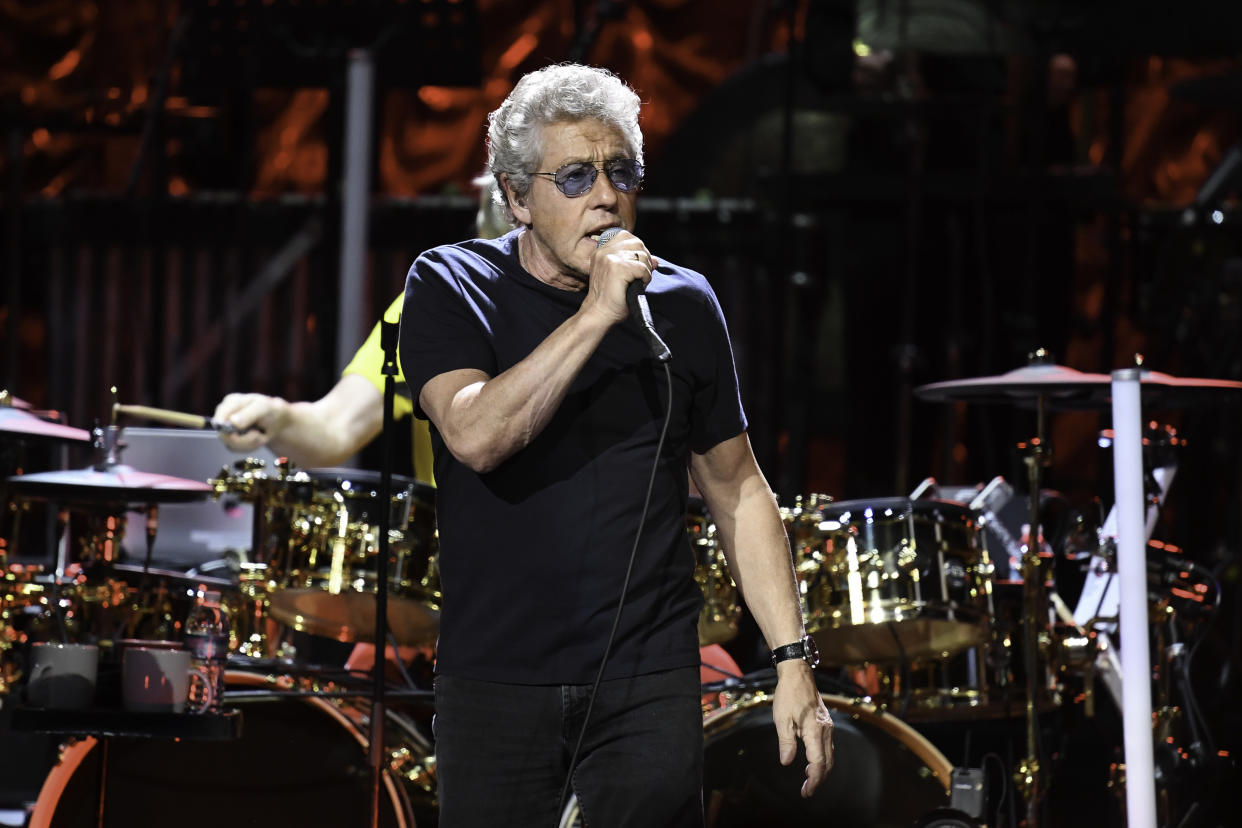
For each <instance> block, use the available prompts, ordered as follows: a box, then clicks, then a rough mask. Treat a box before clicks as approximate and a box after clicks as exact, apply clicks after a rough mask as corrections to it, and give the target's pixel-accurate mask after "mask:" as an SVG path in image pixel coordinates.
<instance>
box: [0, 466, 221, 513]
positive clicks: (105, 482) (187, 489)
mask: <svg viewBox="0 0 1242 828" xmlns="http://www.w3.org/2000/svg"><path fill="white" fill-rule="evenodd" d="M8 484H9V489H10V491H12V492H13V493H14V494H17V495H24V496H26V497H31V498H38V499H42V500H58V501H78V502H83V501H85V502H89V503H118V504H121V503H187V502H190V501H194V500H204V499H206V498H207V496H208V495H210V494H211V492H212V488H211V487H210V486H208V485H207V484H206V483H202V482H200V481H198V480H186V479H183V478H180V477H171V476H169V475H166V474H152V473H150V472H143V471H138V470H137V469H135V468H133V467H132V466H125V465H115V466H110V467H108V468H107V469H105V470H104V471H99V470H98V469H94V468H85V469H67V470H65V471H50V472H36V473H34V474H19V475H15V476H13V477H10V478H8Z"/></svg>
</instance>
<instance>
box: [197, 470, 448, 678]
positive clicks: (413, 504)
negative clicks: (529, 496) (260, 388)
mask: <svg viewBox="0 0 1242 828" xmlns="http://www.w3.org/2000/svg"><path fill="white" fill-rule="evenodd" d="M208 482H209V483H210V485H211V487H212V489H213V491H214V492H215V493H216V496H217V497H220V496H224V495H233V496H236V497H238V498H240V499H242V500H244V501H248V502H251V503H252V504H253V505H254V511H253V514H254V521H255V526H254V530H253V533H252V534H253V536H254V544H253V553H252V554H253V555H254V558H255V561H254V564H253V568H252V570H251V572H250V574H249V577H248V578H247V579H246V580H247V584H248V585H247V588H246V591H247V594H249V595H251V596H253V600H254V608H255V612H256V620H257V614H258V608H260V607H262V608H263V612H264V613H265V614H269V617H270V618H271V619H273V620H274V621H277V622H279V623H281V624H283V625H285V626H286V627H287V628H289V629H291V630H295V631H299V632H306V633H310V634H313V635H319V636H324V637H328V638H333V639H336V640H338V641H370V640H371V638H372V636H373V632H372V631H373V630H374V624H375V605H376V599H375V595H376V580H377V578H376V569H375V562H376V561H377V560H378V559H379V556H380V553H379V547H380V541H381V538H380V537H379V531H378V526H377V522H378V521H377V518H378V516H379V512H378V511H377V510H379V509H387V510H388V518H389V522H390V525H391V526H392V528H391V529H390V530H389V532H388V536H387V541H388V543H389V545H390V547H391V550H392V553H391V554H390V555H389V561H390V568H389V571H388V573H387V576H388V580H389V588H388V595H387V597H388V599H389V608H388V613H387V615H388V624H389V626H390V627H391V630H392V633H393V635H394V636H395V637H396V639H397V641H398V643H399V644H402V645H410V646H421V645H430V644H434V642H435V639H436V636H437V634H438V631H439V601H440V585H439V570H438V568H437V565H436V561H435V558H436V550H437V546H438V544H437V540H436V532H435V528H434V514H435V510H434V506H433V505H432V503H433V500H432V496H433V493H434V489H433V488H432V487H431V486H429V485H427V484H425V483H421V482H419V481H414V480H411V479H409V478H395V479H394V486H393V494H392V496H391V497H390V500H389V503H388V504H382V503H379V502H378V501H379V498H378V493H377V481H376V480H375V475H374V474H372V473H369V472H363V471H360V470H354V469H335V468H334V469H310V470H303V469H298V468H296V467H295V466H294V465H293V464H292V463H290V462H288V461H287V460H284V459H282V460H280V461H278V462H277V463H276V465H275V468H274V470H272V471H269V470H268V469H267V468H266V464H265V463H264V462H263V461H262V460H257V459H254V458H246V459H245V460H242V461H239V462H238V463H236V464H235V465H234V467H233V468H229V467H227V466H226V467H224V468H223V469H221V472H220V476H219V477H217V478H214V479H212V480H210V481H208ZM261 638H262V637H261V636H260V639H261ZM248 649H249V650H250V652H251V653H252V654H257V653H260V652H263V651H264V650H270V649H271V644H270V643H266V644H265V643H263V642H262V641H261V640H252V641H251V642H250V643H249V645H248ZM268 654H270V653H268Z"/></svg>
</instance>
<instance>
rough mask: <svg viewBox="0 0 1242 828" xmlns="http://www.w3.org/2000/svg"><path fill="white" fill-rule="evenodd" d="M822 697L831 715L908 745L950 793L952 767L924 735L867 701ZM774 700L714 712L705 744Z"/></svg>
mask: <svg viewBox="0 0 1242 828" xmlns="http://www.w3.org/2000/svg"><path fill="white" fill-rule="evenodd" d="M819 695H820V698H821V699H823V700H824V706H825V707H827V708H828V709H829V712H830V713H831V712H833V711H836V710H840V711H841V712H843V713H848V714H849V715H851V716H853V717H855V718H860V719H862V720H864V721H865V722H867V723H868V724H871V725H873V726H875V727H877V728H879V729H880V730H883V731H884V732H885V733H887V734H888V735H889V736H892V737H893V738H894V739H896V740H897V741H898V742H900V743H901V744H903V745H905V746H906V748H907V749H909V750H910V752H911V753H913V754H914V755H915V756H916V757H918V759H919V760H920V761H921V762H922V763H923V764H924V765H926V766H927V767H928V768H929V769H930V770H931V772H932V774H933V775H934V776H935V777H936V780H937V781H938V782H939V783H940V784H941V785H942V786H943V787H944V790H945V793H948V792H949V791H950V789H951V786H952V784H953V763H952V762H950V761H949V759H948V757H946V756H945V755H944V754H943V753H941V752H940V750H939V749H938V748H937V747H936V746H935V745H933V744H932V743H931V741H929V740H928V739H927V737H926V736H924V735H923V734H922V733H919V732H918V731H917V730H915V729H914V728H913V727H911V726H910V725H908V724H906V723H905V722H903V721H902V720H901V719H899V718H897V717H896V716H894V715H892V714H891V713H889V712H887V711H885V710H883V709H881V708H879V707H876V706H875V705H874V704H872V703H870V702H868V701H864V700H862V699H857V698H850V697H848V696H839V695H836V694H834V693H822V692H821V693H820V694H819ZM773 698H774V697H773V696H772V694H771V693H768V692H763V691H761V692H758V693H751V694H747V695H746V696H743V697H742V698H739V699H737V700H735V701H733V702H730V703H729V704H727V705H725V706H724V707H720V708H717V709H716V710H712V711H711V712H709V713H707V714H706V715H705V716H704V717H703V738H704V739H705V740H706V739H707V737H708V736H712V735H715V731H719V730H721V729H723V728H724V727H726V725H727V722H728V721H729V720H731V719H733V718H734V717H735V716H737V715H740V714H742V713H745V712H746V711H748V710H752V709H754V708H756V707H761V706H764V705H769V706H770V705H771V704H772V701H773Z"/></svg>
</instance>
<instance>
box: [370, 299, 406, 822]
mask: <svg viewBox="0 0 1242 828" xmlns="http://www.w3.org/2000/svg"><path fill="white" fill-rule="evenodd" d="M399 330H400V329H399V327H398V323H396V322H388V321H387V320H384V319H381V320H380V348H381V349H382V350H383V352H384V367H383V374H384V424H383V429H382V431H381V433H380V447H381V453H382V454H383V461H382V462H381V464H380V488H379V501H380V506H379V552H378V554H377V555H376V559H375V639H374V640H375V663H374V665H373V667H372V669H373V671H374V679H375V684H374V689H373V692H372V695H371V741H370V748H371V757H370V758H371V822H370V825H371V828H378V826H379V796H380V784H381V781H382V778H383V774H384V719H385V718H386V712H385V710H384V666H385V661H386V658H385V657H386V655H387V652H388V571H389V568H390V566H391V563H390V562H389V560H388V530H389V524H390V522H391V520H392V506H391V491H392V424H393V423H392V421H393V417H392V407H393V401H394V399H395V398H396V385H395V381H394V377H396V375H397V341H398V339H397V334H398V331H399ZM398 657H399V656H398Z"/></svg>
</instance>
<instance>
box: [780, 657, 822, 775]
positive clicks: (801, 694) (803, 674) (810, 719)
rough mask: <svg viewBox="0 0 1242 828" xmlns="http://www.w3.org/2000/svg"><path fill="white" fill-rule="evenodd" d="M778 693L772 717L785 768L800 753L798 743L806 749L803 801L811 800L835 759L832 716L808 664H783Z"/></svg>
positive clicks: (798, 661)
mask: <svg viewBox="0 0 1242 828" xmlns="http://www.w3.org/2000/svg"><path fill="white" fill-rule="evenodd" d="M776 673H777V683H776V694H775V697H774V698H773V700H772V718H773V720H774V722H775V724H776V739H777V744H778V745H779V746H780V759H781V764H782V765H789V764H791V763H792V762H793V760H794V757H795V756H797V754H798V740H799V739H801V740H802V743H803V744H804V745H805V746H806V762H807V765H806V781H805V782H803V783H802V798H803V799H809V798H810V797H811V796H812V795H813V794H814V793H815V789H816V788H818V787H819V785H820V783H821V782H823V781H824V778H825V777H827V776H828V771H830V770H832V764H833V760H834V758H835V757H834V755H833V746H832V717H831V716H829V715H828V708H827V707H825V706H824V700H823V699H822V698H820V695H819V688H818V687H816V686H815V676H814V674H813V673H812V672H811V668H810V666H809V665H807V664H806V662H803V661H800V660H791V661H782V662H781V663H780V664H778V665H777V666H776Z"/></svg>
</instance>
